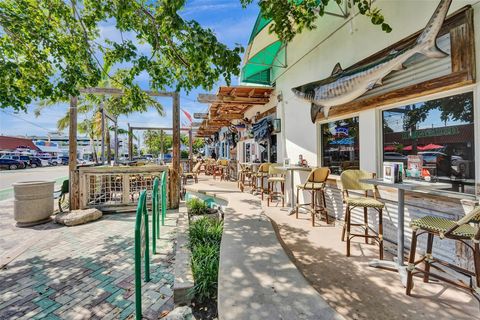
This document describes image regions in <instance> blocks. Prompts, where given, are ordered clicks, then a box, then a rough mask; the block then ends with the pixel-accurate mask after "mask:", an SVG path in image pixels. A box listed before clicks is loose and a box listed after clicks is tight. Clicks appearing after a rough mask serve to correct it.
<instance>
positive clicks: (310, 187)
mask: <svg viewBox="0 0 480 320" xmlns="http://www.w3.org/2000/svg"><path fill="white" fill-rule="evenodd" d="M329 174H330V169H328V168H316V169H313V170H312V171H311V172H310V174H309V175H308V178H307V181H306V182H305V183H303V184H299V185H297V204H296V206H295V217H296V218H297V219H298V209H299V208H303V207H307V206H309V207H310V209H308V211H310V213H311V215H312V227H314V226H315V215H316V214H317V212H320V213H321V212H324V213H325V220H326V222H327V223H329V222H328V212H327V202H326V201H325V183H326V182H327V179H328V175H329ZM300 190H304V191H309V192H310V194H311V196H312V198H311V199H312V200H311V202H310V203H302V204H299V203H298V202H299V199H298V198H299V197H298V193H299V191H300ZM319 195H321V200H322V202H323V203H322V204H321V206H320V207H318V208H317V201H318V196H319Z"/></svg>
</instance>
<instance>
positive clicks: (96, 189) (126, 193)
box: [78, 165, 171, 209]
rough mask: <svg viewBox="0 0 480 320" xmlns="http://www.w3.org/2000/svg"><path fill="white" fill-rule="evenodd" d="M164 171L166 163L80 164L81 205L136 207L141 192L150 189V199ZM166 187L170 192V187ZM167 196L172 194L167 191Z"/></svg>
mask: <svg viewBox="0 0 480 320" xmlns="http://www.w3.org/2000/svg"><path fill="white" fill-rule="evenodd" d="M165 171H167V172H168V167H167V166H158V165H145V166H138V167H127V166H119V167H106V166H105V167H84V168H82V167H80V168H79V169H78V174H79V190H80V208H81V209H84V208H92V207H93V208H99V209H103V208H106V207H128V206H136V205H137V203H138V200H139V198H140V193H141V191H143V190H147V197H148V199H150V198H151V194H152V192H151V191H152V189H153V182H154V180H155V178H158V179H161V177H162V173H163V172H165ZM167 176H168V174H167ZM169 181H170V179H168V181H167V184H168V183H169ZM167 190H169V191H167V193H169V192H170V190H171V188H167ZM167 198H170V194H167Z"/></svg>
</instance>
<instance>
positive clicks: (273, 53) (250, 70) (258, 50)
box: [241, 13, 286, 85]
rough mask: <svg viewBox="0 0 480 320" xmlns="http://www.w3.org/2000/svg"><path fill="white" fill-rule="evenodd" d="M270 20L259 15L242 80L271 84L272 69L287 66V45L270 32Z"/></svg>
mask: <svg viewBox="0 0 480 320" xmlns="http://www.w3.org/2000/svg"><path fill="white" fill-rule="evenodd" d="M270 22H271V19H265V18H264V17H263V16H262V14H261V13H260V14H259V15H258V17H257V21H256V22H255V25H254V27H253V30H252V33H251V35H250V40H249V42H248V47H247V50H246V53H245V58H244V65H243V67H242V75H241V81H242V82H245V83H255V84H262V85H271V84H272V77H271V75H272V69H273V68H275V67H277V68H285V67H286V45H285V44H284V43H283V42H281V41H280V40H278V37H277V35H276V34H274V33H270V32H269V30H268V25H269V23H270Z"/></svg>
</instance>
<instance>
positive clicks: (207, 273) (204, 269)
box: [189, 217, 223, 301]
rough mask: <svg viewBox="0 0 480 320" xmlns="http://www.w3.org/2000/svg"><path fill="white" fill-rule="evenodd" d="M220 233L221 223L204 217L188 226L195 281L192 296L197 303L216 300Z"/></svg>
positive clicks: (221, 230)
mask: <svg viewBox="0 0 480 320" xmlns="http://www.w3.org/2000/svg"><path fill="white" fill-rule="evenodd" d="M222 232H223V222H222V221H218V220H216V219H211V218H207V217H205V218H201V219H199V220H197V221H194V222H193V223H192V224H190V227H189V240H190V248H191V251H192V272H193V278H194V279H195V286H194V288H193V292H192V294H193V295H194V296H195V297H196V298H197V299H198V300H199V301H206V300H209V299H214V298H216V295H217V288H218V264H219V259H220V242H221V240H222Z"/></svg>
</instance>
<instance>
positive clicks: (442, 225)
mask: <svg viewBox="0 0 480 320" xmlns="http://www.w3.org/2000/svg"><path fill="white" fill-rule="evenodd" d="M472 223H473V224H477V227H474V226H472V225H471V224H472ZM479 223H480V207H478V206H477V207H476V208H474V209H473V210H472V211H470V213H468V214H467V215H465V216H464V217H463V218H461V219H460V220H458V221H453V220H448V219H445V218H440V217H433V216H425V217H422V218H420V219H416V220H413V221H412V222H411V223H410V226H411V227H412V230H413V232H412V245H411V246H410V248H411V249H410V257H409V259H408V267H407V292H406V293H407V295H410V293H411V291H412V288H413V275H414V274H415V273H419V272H420V273H423V282H428V280H429V278H430V276H432V277H434V278H437V279H439V280H442V281H445V282H447V283H450V284H453V285H455V286H457V287H460V288H462V289H465V290H468V291H470V292H471V293H472V294H473V296H474V297H475V298H476V299H477V300H478V301H479V302H480V229H479V228H478V224H479ZM422 234H426V235H427V236H428V237H427V250H426V252H425V255H424V256H423V257H422V258H421V259H420V260H417V261H415V251H416V249H417V238H418V236H420V235H422ZM435 236H438V237H439V238H440V240H444V239H451V240H455V241H459V242H461V243H463V244H464V245H465V247H467V248H469V249H470V250H472V251H473V263H474V266H475V272H471V271H468V270H465V269H463V268H460V267H457V266H453V265H448V264H446V263H445V262H441V261H437V260H435V259H434V258H433V256H432V247H433V238H434V237H435ZM470 241H471V242H470ZM421 262H424V263H425V267H424V269H423V270H422V269H420V268H417V267H416V266H417V264H419V263H421ZM434 264H435V265H434ZM430 266H433V267H434V268H435V269H436V271H437V272H435V273H431V272H430ZM445 267H450V269H452V270H455V271H456V272H458V273H459V274H463V275H466V276H467V277H469V278H470V277H472V276H473V277H474V279H475V280H474V281H475V286H474V285H473V284H472V281H470V284H466V283H465V282H464V281H461V280H458V279H449V278H446V277H445V276H443V275H442V273H441V272H443V274H444V275H448V273H447V272H446V271H445V270H444V268H445Z"/></svg>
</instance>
